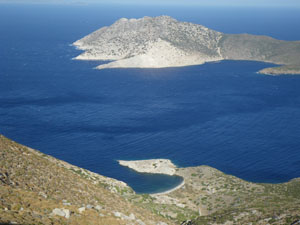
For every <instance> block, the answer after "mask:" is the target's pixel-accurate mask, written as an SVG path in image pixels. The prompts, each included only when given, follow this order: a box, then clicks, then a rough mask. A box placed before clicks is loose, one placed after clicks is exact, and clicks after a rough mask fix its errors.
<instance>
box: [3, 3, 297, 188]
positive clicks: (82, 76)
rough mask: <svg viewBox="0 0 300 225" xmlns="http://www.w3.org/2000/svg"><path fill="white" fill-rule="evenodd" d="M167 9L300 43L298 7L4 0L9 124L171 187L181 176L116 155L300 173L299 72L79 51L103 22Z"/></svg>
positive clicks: (269, 173)
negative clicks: (105, 59) (141, 64)
mask: <svg viewBox="0 0 300 225" xmlns="http://www.w3.org/2000/svg"><path fill="white" fill-rule="evenodd" d="M161 14H168V15H171V16H174V17H176V18H177V19H180V20H187V21H191V22H196V23H200V24H203V25H206V26H208V27H211V28H213V29H217V30H220V31H223V32H229V33H239V32H248V33H254V34H266V35H271V36H273V37H275V38H279V39H286V40H297V39H299V40H300V30H299V29H300V26H299V22H298V21H300V13H299V12H297V10H293V9H282V10H279V9H269V10H266V9H254V8H252V9H240V8H223V9H222V8H216V9H213V8H199V9H189V8H186V9H182V8H181V9H178V8H171V7H169V8H159V9H158V8H150V9H149V8H148V11H147V13H145V9H143V8H140V9H132V8H126V7H125V8H124V7H123V8H121V7H110V6H101V7H100V6H98V7H89V6H80V7H79V6H38V5H30V6H29V5H5V4H0V133H2V134H4V135H6V136H8V137H10V138H12V139H14V140H16V141H18V142H20V143H22V144H25V145H28V146H30V147H33V148H36V149H39V150H40V151H42V152H44V153H47V154H50V155H53V156H55V157H57V158H59V159H63V160H65V161H67V162H70V163H72V164H75V165H77V166H80V167H84V168H86V169H89V170H92V171H94V172H98V173H100V174H103V175H106V176H109V177H114V178H116V179H119V180H123V181H125V182H127V183H128V184H129V185H131V186H132V187H133V188H134V189H135V190H136V191H137V192H156V191H163V190H166V189H168V188H170V187H173V186H175V185H177V184H178V183H180V182H181V179H180V178H179V177H169V176H164V175H149V174H148V175H147V174H139V173H135V172H134V171H132V170H129V169H127V168H123V167H121V166H119V165H118V163H117V161H116V160H118V159H122V160H132V159H150V158H168V159H171V160H172V161H173V162H174V163H176V164H177V165H178V166H182V167H185V166H197V165H203V164H206V165H210V166H213V167H215V168H218V169H220V170H222V171H224V172H226V173H230V174H233V175H236V176H238V177H240V178H243V179H246V180H250V181H256V182H283V181H287V180H289V179H291V178H295V177H299V176H300V154H299V147H300V138H299V137H300V129H299V127H300V88H299V87H300V77H299V76H278V77H272V76H263V75H258V74H256V73H255V72H256V71H258V70H260V69H262V68H264V67H266V66H272V65H269V64H265V63H259V62H249V61H244V62H243V61H224V62H221V63H208V64H205V65H201V66H191V67H184V68H166V69H111V70H109V69H108V70H94V69H93V68H94V67H95V66H96V65H98V64H99V63H100V62H82V61H73V60H71V58H72V57H74V56H76V55H78V54H79V52H78V51H77V50H75V49H74V48H73V47H71V46H69V44H70V43H72V42H74V41H75V40H77V39H79V38H81V37H82V36H84V35H87V34H88V33H90V32H91V31H93V30H95V29H97V28H99V27H101V26H104V25H109V24H111V23H113V21H114V20H116V19H118V18H120V17H141V16H144V15H150V16H153V15H161ZM213 15H214V16H213ZM253 15H255V19H253ZM236 18H239V19H238V20H237V19H236ZM262 21H264V22H263V23H262Z"/></svg>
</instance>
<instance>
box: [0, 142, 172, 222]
mask: <svg viewBox="0 0 300 225" xmlns="http://www.w3.org/2000/svg"><path fill="white" fill-rule="evenodd" d="M126 195H129V196H133V195H135V193H134V192H133V191H132V190H131V188H129V187H128V186H127V185H126V184H125V183H123V182H120V181H117V180H114V179H110V178H106V177H103V176H101V175H98V174H95V173H92V172H89V171H87V170H84V169H81V168H78V167H76V166H72V165H70V164H68V163H66V162H63V161H60V160H57V159H55V158H53V157H50V156H48V155H45V154H42V153H40V152H38V151H36V150H33V149H30V148H28V147H25V146H22V145H20V144H17V143H15V142H13V141H11V140H9V139H7V138H5V137H3V136H0V224H1V223H16V224H141V225H142V224H163V221H166V220H165V219H164V218H162V217H160V216H157V215H155V214H154V213H152V212H151V211H149V210H147V209H143V208H141V207H137V206H136V205H135V204H133V203H130V202H129V201H128V200H126V198H124V196H126ZM168 224H172V222H170V221H169V222H168Z"/></svg>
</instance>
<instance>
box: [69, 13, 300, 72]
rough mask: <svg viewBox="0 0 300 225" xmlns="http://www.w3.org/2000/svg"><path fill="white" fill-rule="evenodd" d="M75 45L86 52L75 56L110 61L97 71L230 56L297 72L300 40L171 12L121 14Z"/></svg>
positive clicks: (285, 70)
mask: <svg viewBox="0 0 300 225" xmlns="http://www.w3.org/2000/svg"><path fill="white" fill-rule="evenodd" d="M73 45H74V46H76V47H77V48H78V49H81V50H83V51H84V52H83V53H82V54H80V55H79V56H77V57H76V58H75V59H79V60H113V62H109V63H106V64H102V65H100V66H98V67H97V68H98V69H104V68H130V67H134V68H160V67H178V66H187V65H197V64H203V63H205V62H210V61H218V60H223V59H232V60H256V61H264V62H271V63H275V64H280V65H289V67H282V69H281V70H278V69H276V70H273V69H271V72H270V71H269V70H267V71H262V73H267V72H269V73H273V74H275V73H276V74H278V73H279V72H280V73H281V74H288V73H294V74H297V73H300V66H299V65H300V42H299V41H281V40H276V39H273V38H271V37H267V36H257V35H249V34H224V33H221V32H218V31H214V30H211V29H208V28H206V27H204V26H202V25H198V24H193V23H187V22H180V21H177V20H176V19H174V18H171V17H169V16H159V17H153V18H152V17H143V18H141V19H126V18H122V19H120V20H118V21H116V22H115V23H114V24H112V25H111V26H109V27H103V28H101V29H99V30H97V31H95V32H93V33H91V34H89V35H87V36H85V37H84V38H82V39H80V40H78V41H76V42H74V43H73ZM291 68H292V69H291Z"/></svg>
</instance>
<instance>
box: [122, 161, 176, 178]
mask: <svg viewBox="0 0 300 225" xmlns="http://www.w3.org/2000/svg"><path fill="white" fill-rule="evenodd" d="M118 162H119V164H120V165H121V166H127V167H129V168H130V169H133V170H135V171H137V172H140V173H160V174H167V175H174V174H175V173H176V170H175V169H176V166H175V165H174V164H173V163H172V162H171V160H169V159H148V160H131V161H124V160H119V161H118Z"/></svg>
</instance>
